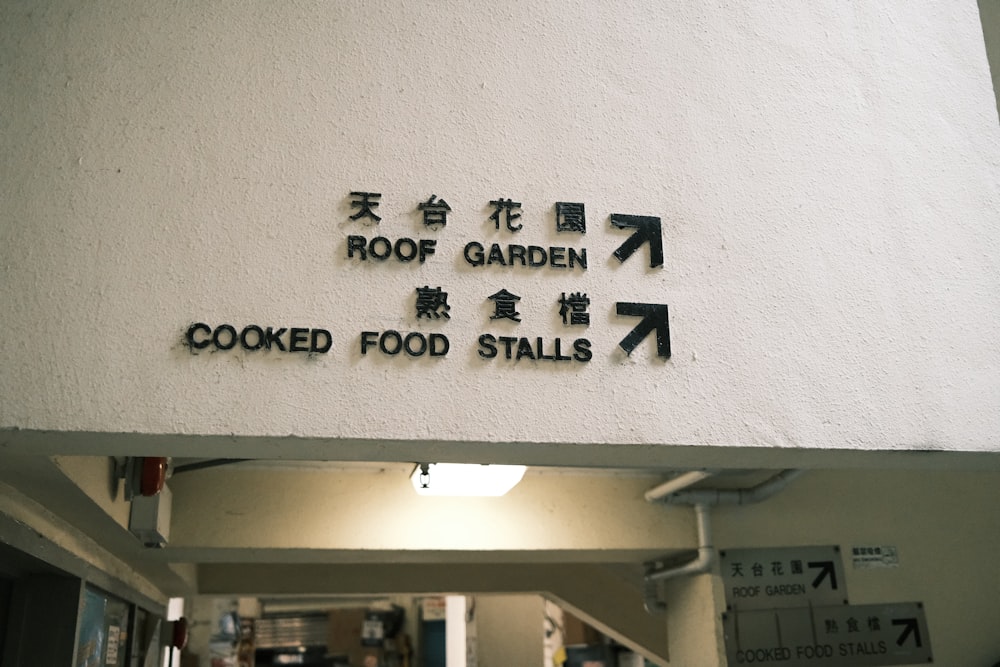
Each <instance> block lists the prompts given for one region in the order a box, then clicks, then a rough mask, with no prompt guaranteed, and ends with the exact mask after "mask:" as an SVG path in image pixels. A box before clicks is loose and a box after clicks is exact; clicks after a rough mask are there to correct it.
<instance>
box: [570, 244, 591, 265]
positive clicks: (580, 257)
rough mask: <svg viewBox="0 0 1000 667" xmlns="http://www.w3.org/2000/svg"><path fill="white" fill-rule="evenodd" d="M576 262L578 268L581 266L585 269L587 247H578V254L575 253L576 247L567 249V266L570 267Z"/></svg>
mask: <svg viewBox="0 0 1000 667" xmlns="http://www.w3.org/2000/svg"><path fill="white" fill-rule="evenodd" d="M577 264H579V265H580V268H582V269H586V268H587V249H586V248H580V253H579V254H577V252H576V248H570V249H569V268H571V269H572V268H574V267H575V266H576V265H577Z"/></svg>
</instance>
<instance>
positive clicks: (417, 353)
mask: <svg viewBox="0 0 1000 667" xmlns="http://www.w3.org/2000/svg"><path fill="white" fill-rule="evenodd" d="M413 340H415V341H418V342H419V344H420V347H418V348H417V349H415V350H414V349H413V348H411V347H410V341H413ZM403 349H404V350H406V353H407V354H408V355H410V356H411V357H421V356H423V355H424V353H425V352H427V339H426V338H424V335H423V334H422V333H420V332H419V331H411V332H410V333H408V334H406V338H404V339H403Z"/></svg>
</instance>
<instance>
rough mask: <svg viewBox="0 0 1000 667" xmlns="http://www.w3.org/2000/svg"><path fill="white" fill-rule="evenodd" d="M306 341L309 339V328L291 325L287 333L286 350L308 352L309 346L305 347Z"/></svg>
mask: <svg viewBox="0 0 1000 667" xmlns="http://www.w3.org/2000/svg"><path fill="white" fill-rule="evenodd" d="M308 341H309V329H302V328H300V327H292V330H291V333H290V334H289V335H288V351H289V352H308V351H309V348H308V347H306V343H307V342H308Z"/></svg>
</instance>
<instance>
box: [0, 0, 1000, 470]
mask: <svg viewBox="0 0 1000 667" xmlns="http://www.w3.org/2000/svg"><path fill="white" fill-rule="evenodd" d="M0 94H2V97H3V99H4V100H6V101H7V106H6V107H5V111H4V112H3V121H2V122H3V132H2V133H0V152H2V154H3V155H4V156H5V159H4V160H3V162H2V163H0V199H2V200H3V201H4V206H3V210H2V212H0V216H2V218H0V260H2V261H0V285H2V286H3V287H2V288H0V289H2V295H3V296H2V310H3V312H4V316H3V318H2V321H0V366H2V367H3V368H4V382H2V383H0V427H2V428H3V429H5V431H4V436H3V437H4V439H5V441H16V440H17V438H18V437H19V436H18V435H17V433H16V432H14V431H12V430H11V429H15V428H17V429H28V430H29V431H30V430H47V429H51V430H59V431H69V432H112V433H115V432H124V433H129V432H138V433H154V434H158V433H161V434H179V435H187V434H210V435H230V434H233V435H237V436H239V435H258V436H259V435H267V436H284V435H296V436H305V437H313V438H330V439H350V438H373V439H409V440H427V441H431V440H447V441H452V442H461V441H469V440H477V441H489V442H510V441H521V442H539V443H551V442H578V443H624V444H630V443H670V444H681V445H706V446H707V445H741V446H772V447H789V448H845V449H896V448H913V449H947V450H976V451H982V450H996V449H998V448H1000V440H998V436H997V433H1000V410H998V409H997V408H998V407H1000V372H998V370H1000V345H997V343H998V342H1000V323H998V319H997V318H996V317H995V313H996V312H997V311H998V309H1000V296H998V295H1000V291H998V289H997V287H998V286H1000V269H998V268H997V264H996V262H995V258H996V256H997V254H998V252H1000V231H998V228H997V225H996V224H995V222H996V210H997V207H998V202H1000V195H998V178H997V176H998V174H1000V166H998V161H997V154H998V149H1000V128H998V124H997V122H996V121H997V119H996V109H995V104H994V99H993V93H992V89H991V84H990V73H989V69H988V66H987V61H986V56H985V50H984V47H983V40H982V31H981V27H980V24H979V17H978V12H977V11H976V7H975V5H974V3H959V4H955V3H949V4H948V6H947V7H944V6H942V5H940V4H939V3H934V2H910V1H906V2H904V1H902V0H898V1H894V2H888V3H885V2H883V3H877V4H872V3H827V4H825V5H815V4H809V5H803V4H802V3H800V2H795V1H792V0H770V1H768V2H763V3H762V2H735V3H723V4H721V5H717V6H708V5H706V4H705V3H681V4H678V3H657V2H636V3H631V4H628V5H624V6H623V5H621V4H620V3H617V2H605V3H588V4H587V5H586V8H585V9H581V7H579V6H578V5H575V4H568V3H566V4H563V3H544V4H539V3H530V2H515V3H512V4H511V3H507V4H504V5H503V6H502V7H500V6H496V5H495V3H473V4H469V3H461V2H450V1H449V2H440V3H433V4H419V5H403V6H400V5H398V4H395V3H388V2H379V3H370V2H342V3H336V4H330V3H297V4H287V3H281V4H274V3H264V2H260V3H251V4H249V5H248V4H246V3H224V4H218V5H213V6H212V7H210V8H205V7H202V6H201V5H197V6H196V5H193V4H189V5H187V6H181V7H176V6H171V7H167V6H162V7H161V6H155V5H135V4H132V3H110V4H99V5H85V6H81V5H80V4H79V3H73V2H66V1H64V0H49V1H46V2H7V3H4V4H3V6H2V8H0ZM352 190H372V191H378V192H381V193H382V194H383V197H382V200H381V207H380V208H379V209H378V212H379V213H380V214H381V215H382V216H383V220H382V222H381V223H380V225H379V227H378V228H377V229H376V228H374V227H372V226H366V225H364V224H362V223H360V222H352V221H351V220H349V215H350V214H351V213H352V212H353V209H352V208H351V207H350V204H349V202H350V197H349V194H348V193H349V192H350V191H352ZM431 193H435V194H437V195H438V196H439V197H443V198H445V199H446V200H447V201H448V202H449V204H450V205H451V206H452V208H453V213H452V217H451V220H450V222H449V224H448V226H447V227H446V228H445V229H443V230H440V231H437V232H433V231H427V230H424V229H422V225H421V224H420V220H419V215H418V214H417V211H416V205H417V203H418V202H420V201H423V200H425V199H426V198H427V197H428V196H429V195H430V194H431ZM497 197H512V198H515V199H516V200H517V201H520V202H522V204H523V218H522V219H521V221H520V222H522V223H523V224H524V226H525V228H524V230H523V231H522V232H520V233H518V234H513V233H510V232H506V231H504V232H496V231H494V229H493V225H492V223H490V222H489V220H488V215H489V212H490V207H489V205H488V202H489V201H490V200H491V199H495V198H497ZM557 201H579V202H583V203H585V204H586V207H587V212H588V232H587V234H586V236H584V237H577V236H576V235H572V234H568V235H567V234H561V235H558V236H557V235H556V234H555V232H554V231H553V230H554V221H553V205H554V203H555V202H557ZM612 213H626V214H642V215H652V216H658V217H661V218H662V220H663V239H664V247H665V256H666V261H665V264H664V266H663V267H662V268H659V269H650V268H648V266H647V265H644V260H645V258H646V256H647V250H646V249H645V248H642V249H640V251H639V253H637V255H636V256H634V257H633V258H632V259H630V260H629V261H627V262H625V263H624V264H621V265H619V263H618V261H617V260H614V259H612V257H611V255H612V251H613V250H614V249H615V248H616V247H618V245H619V244H621V243H622V242H623V241H624V240H625V238H627V234H626V233H625V232H622V231H618V230H613V229H611V227H610V225H609V215H610V214H612ZM376 233H377V234H383V235H385V236H387V237H390V238H398V237H401V236H414V237H416V236H420V237H425V238H435V239H437V241H438V246H437V252H436V254H435V255H434V256H433V257H432V258H430V259H429V260H428V261H427V263H425V264H423V265H417V264H408V265H402V264H398V265H397V264H385V265H378V266H374V265H372V263H370V262H368V263H361V262H358V261H355V260H352V261H348V259H347V257H346V240H347V236H348V235H350V234H362V235H366V236H368V237H371V236H374V235H375V234H376ZM471 240H478V241H482V242H485V243H487V244H488V243H491V242H498V243H502V244H506V243H523V244H530V243H535V244H538V245H546V246H547V245H567V246H585V247H587V249H588V251H589V256H590V268H589V269H588V270H587V271H586V272H575V273H574V272H571V271H569V270H563V271H559V270H547V271H541V270H536V271H532V270H528V269H519V270H516V271H512V270H510V269H503V268H497V267H479V268H474V267H471V266H469V265H467V264H466V263H465V261H464V260H463V259H462V257H461V250H462V247H463V245H464V244H465V243H466V242H467V241H471ZM423 285H429V286H441V287H442V288H443V289H444V290H445V291H447V292H448V293H449V295H450V300H449V303H450V305H451V307H452V310H451V316H452V317H451V320H450V321H447V322H443V321H442V322H433V323H428V322H427V321H426V320H422V321H419V322H418V321H417V319H416V317H415V315H414V308H413V298H414V290H415V288H416V287H418V286H423ZM502 287H503V288H507V289H509V290H511V291H512V292H514V293H517V294H520V295H521V296H522V302H521V307H520V310H521V312H522V314H523V316H524V321H523V322H522V323H521V324H519V325H514V324H512V323H509V322H506V323H503V324H500V323H496V322H491V320H490V319H489V316H490V314H491V313H492V310H490V304H489V303H488V302H487V300H486V297H487V296H488V295H490V294H492V293H493V292H494V291H496V290H498V289H500V288H502ZM564 291H566V292H569V291H583V292H586V293H587V294H588V295H589V297H590V299H591V301H592V307H591V313H592V324H591V326H590V327H589V328H588V329H586V334H585V335H586V337H587V338H588V339H590V340H591V341H592V343H593V347H592V349H593V352H594V358H593V359H592V360H591V361H590V362H589V363H578V362H563V363H562V364H561V365H560V364H556V363H555V362H532V361H529V360H521V361H520V362H519V363H517V364H514V363H512V362H507V361H504V360H503V359H493V360H489V361H484V360H483V359H481V358H480V357H479V355H478V354H477V349H478V346H477V343H476V340H477V337H478V336H479V335H480V334H482V333H488V332H489V333H494V334H499V335H502V334H507V333H513V334H514V335H518V336H527V337H530V338H531V339H534V337H536V336H542V337H544V338H545V339H546V340H549V341H551V339H553V338H554V337H556V336H561V337H563V338H564V340H565V341H570V340H572V339H573V338H575V337H577V336H580V335H583V334H581V333H578V330H574V329H570V328H564V327H563V326H562V324H561V323H560V321H559V318H558V315H557V309H558V304H557V303H556V300H557V299H558V296H559V294H560V293H561V292H564ZM619 301H639V302H648V303H657V304H667V305H669V307H670V313H671V315H670V318H671V319H670V325H671V340H672V344H673V356H672V358H671V359H670V360H669V361H667V362H664V361H662V360H661V359H658V358H657V357H656V355H655V352H654V350H653V349H652V345H651V341H647V342H645V343H643V345H641V346H640V347H639V348H638V349H637V350H636V351H635V352H634V353H633V354H632V355H631V356H630V357H626V356H625V355H624V354H622V353H621V351H620V350H618V348H617V344H618V341H619V340H620V339H621V338H623V337H624V336H625V335H626V334H627V333H628V332H629V331H630V330H631V329H632V327H634V326H635V325H636V323H637V321H638V320H636V319H635V318H630V317H620V316H617V315H616V314H615V307H614V304H615V303H616V302H619ZM195 321H205V322H208V323H210V324H213V325H218V324H221V323H231V324H235V325H238V326H243V325H246V324H259V325H262V326H275V327H281V326H284V327H291V326H307V327H324V328H327V329H330V330H331V331H332V332H333V350H332V351H331V352H330V353H329V354H326V355H319V356H318V357H317V358H314V359H308V358H306V355H283V354H277V353H271V354H263V353H241V352H229V353H215V354H207V353H201V354H197V355H195V354H191V353H190V352H189V350H188V349H187V348H186V347H185V346H184V344H183V333H184V331H185V328H186V327H187V326H188V325H189V324H190V323H192V322H195ZM506 325H510V326H506ZM390 328H392V329H398V330H401V331H404V332H405V331H412V330H419V331H423V332H425V333H427V332H431V331H440V332H444V333H446V334H447V335H448V337H449V338H450V340H451V343H452V345H451V352H450V353H449V354H448V356H447V357H446V358H444V359H436V360H430V359H423V360H413V359H408V358H405V357H384V356H381V355H379V354H378V353H372V354H370V355H368V356H365V357H362V356H361V355H360V353H359V343H358V339H359V335H360V332H361V331H363V330H376V331H380V330H385V329H390ZM566 345H568V342H567V343H566ZM564 349H565V348H564ZM74 444H76V443H75V442H74V441H72V440H70V441H67V443H66V445H65V448H66V449H68V450H72V449H73V446H74ZM169 444H170V443H169V442H167V447H168V448H169ZM300 451H301V450H297V449H296V443H295V441H290V442H286V443H285V444H284V445H283V446H282V449H281V455H284V456H294V455H296V452H300ZM233 453H234V454H236V452H235V451H234V452H233Z"/></svg>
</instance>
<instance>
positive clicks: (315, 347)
mask: <svg viewBox="0 0 1000 667" xmlns="http://www.w3.org/2000/svg"><path fill="white" fill-rule="evenodd" d="M320 339H323V343H320V342H319V341H320ZM331 347H333V336H331V335H330V332H329V331H327V330H326V329H313V330H312V336H311V337H310V339H309V351H310V352H313V353H318V354H325V353H326V352H329V351H330V348H331Z"/></svg>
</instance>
